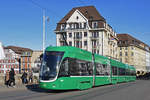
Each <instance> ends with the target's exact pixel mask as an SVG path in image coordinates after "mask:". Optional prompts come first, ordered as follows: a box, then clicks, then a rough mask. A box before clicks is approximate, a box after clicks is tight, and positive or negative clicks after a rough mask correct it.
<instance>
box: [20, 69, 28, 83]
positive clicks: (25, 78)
mask: <svg viewBox="0 0 150 100" xmlns="http://www.w3.org/2000/svg"><path fill="white" fill-rule="evenodd" d="M27 76H28V75H27V73H26V72H25V71H24V72H23V74H22V76H21V79H22V83H23V84H27V83H28V80H27Z"/></svg>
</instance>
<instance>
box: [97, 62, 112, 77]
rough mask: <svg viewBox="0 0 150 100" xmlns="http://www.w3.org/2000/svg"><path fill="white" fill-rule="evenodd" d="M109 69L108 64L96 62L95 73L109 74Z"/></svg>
mask: <svg viewBox="0 0 150 100" xmlns="http://www.w3.org/2000/svg"><path fill="white" fill-rule="evenodd" d="M109 74H110V69H109V66H108V65H105V64H100V63H96V75H109Z"/></svg>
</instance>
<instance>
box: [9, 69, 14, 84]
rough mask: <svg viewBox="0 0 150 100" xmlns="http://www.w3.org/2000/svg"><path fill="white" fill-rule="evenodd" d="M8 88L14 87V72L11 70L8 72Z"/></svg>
mask: <svg viewBox="0 0 150 100" xmlns="http://www.w3.org/2000/svg"><path fill="white" fill-rule="evenodd" d="M12 83H13V86H12ZM9 86H12V87H15V71H14V69H13V68H11V71H10V72H9Z"/></svg>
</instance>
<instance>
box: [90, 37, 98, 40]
mask: <svg viewBox="0 0 150 100" xmlns="http://www.w3.org/2000/svg"><path fill="white" fill-rule="evenodd" d="M90 39H91V40H98V39H99V37H98V36H91V37H90Z"/></svg>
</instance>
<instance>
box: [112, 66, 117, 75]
mask: <svg viewBox="0 0 150 100" xmlns="http://www.w3.org/2000/svg"><path fill="white" fill-rule="evenodd" d="M112 74H113V75H117V67H115V66H112Z"/></svg>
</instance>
